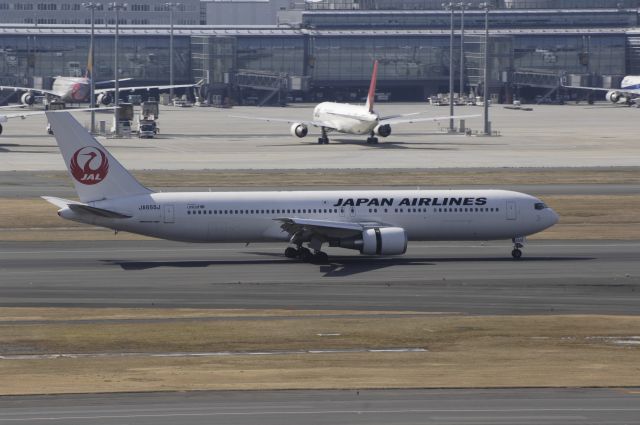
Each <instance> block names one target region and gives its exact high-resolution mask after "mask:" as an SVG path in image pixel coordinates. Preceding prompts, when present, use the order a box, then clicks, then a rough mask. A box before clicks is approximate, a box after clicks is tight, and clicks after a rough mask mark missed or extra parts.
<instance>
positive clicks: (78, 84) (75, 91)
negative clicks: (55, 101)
mask: <svg viewBox="0 0 640 425" xmlns="http://www.w3.org/2000/svg"><path fill="white" fill-rule="evenodd" d="M90 86H91V83H90V81H89V79H88V78H86V77H61V76H58V77H56V78H55V79H54V80H53V87H52V89H53V91H54V92H56V93H57V94H58V96H60V100H62V101H64V102H85V101H87V99H89V92H90V90H91V88H90Z"/></svg>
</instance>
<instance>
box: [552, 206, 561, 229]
mask: <svg viewBox="0 0 640 425" xmlns="http://www.w3.org/2000/svg"><path fill="white" fill-rule="evenodd" d="M549 221H550V223H549V225H550V226H553V225H554V224H556V223H557V222H558V221H560V216H559V215H558V213H557V212H555V211H554V210H552V209H551V208H549Z"/></svg>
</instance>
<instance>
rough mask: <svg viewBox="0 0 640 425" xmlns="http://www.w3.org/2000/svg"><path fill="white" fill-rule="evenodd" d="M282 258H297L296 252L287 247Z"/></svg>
mask: <svg viewBox="0 0 640 425" xmlns="http://www.w3.org/2000/svg"><path fill="white" fill-rule="evenodd" d="M284 256H285V257H287V258H297V257H298V250H297V249H295V248H292V247H288V248H287V249H285V250H284Z"/></svg>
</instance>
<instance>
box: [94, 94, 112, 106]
mask: <svg viewBox="0 0 640 425" xmlns="http://www.w3.org/2000/svg"><path fill="white" fill-rule="evenodd" d="M111 102H113V98H112V97H111V95H110V94H109V93H100V94H99V95H98V99H97V103H98V104H99V105H104V106H109V105H111Z"/></svg>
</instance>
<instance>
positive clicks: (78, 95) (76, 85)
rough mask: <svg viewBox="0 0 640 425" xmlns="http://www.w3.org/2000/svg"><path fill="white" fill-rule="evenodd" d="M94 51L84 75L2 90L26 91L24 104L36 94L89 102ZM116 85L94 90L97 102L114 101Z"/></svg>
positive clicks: (159, 86) (165, 87) (124, 79)
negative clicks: (42, 85) (43, 86)
mask: <svg viewBox="0 0 640 425" xmlns="http://www.w3.org/2000/svg"><path fill="white" fill-rule="evenodd" d="M91 56H92V53H91V51H89V61H88V64H87V71H86V73H85V75H84V77H63V76H57V77H54V79H53V85H52V88H51V90H45V89H36V88H33V87H17V86H0V90H12V91H16V92H18V91H20V92H21V91H24V92H25V93H24V94H22V96H21V97H20V102H21V103H22V104H23V105H29V106H30V105H33V104H34V102H35V100H36V96H35V95H36V94H41V95H44V96H46V97H48V98H50V99H58V100H61V101H63V102H67V103H81V102H89V96H90V94H91V78H92V74H93V70H92V67H91ZM130 80H131V78H120V79H119V80H118V82H122V81H130ZM114 83H115V80H106V81H96V82H95V85H96V86H99V85H105V84H114ZM197 85H198V84H174V85H150V86H134V87H119V88H118V91H119V92H128V91H137V90H152V89H157V90H168V89H171V88H188V87H194V86H197ZM115 90H116V89H115V87H108V88H97V89H95V90H94V93H95V94H96V104H98V105H104V106H108V105H110V104H111V103H112V102H113V96H114V94H115Z"/></svg>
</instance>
